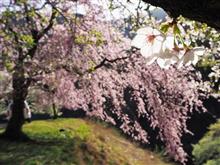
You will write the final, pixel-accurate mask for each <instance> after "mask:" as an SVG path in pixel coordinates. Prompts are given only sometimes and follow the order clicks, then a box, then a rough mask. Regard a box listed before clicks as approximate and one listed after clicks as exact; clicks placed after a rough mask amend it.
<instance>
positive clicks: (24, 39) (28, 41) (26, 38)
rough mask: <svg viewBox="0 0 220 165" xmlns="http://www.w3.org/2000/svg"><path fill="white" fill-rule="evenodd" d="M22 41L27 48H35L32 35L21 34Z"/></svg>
mask: <svg viewBox="0 0 220 165" xmlns="http://www.w3.org/2000/svg"><path fill="white" fill-rule="evenodd" d="M20 39H21V41H22V42H23V43H24V45H25V46H26V47H27V48H31V47H32V46H34V39H33V37H32V36H31V35H25V34H21V35H20Z"/></svg>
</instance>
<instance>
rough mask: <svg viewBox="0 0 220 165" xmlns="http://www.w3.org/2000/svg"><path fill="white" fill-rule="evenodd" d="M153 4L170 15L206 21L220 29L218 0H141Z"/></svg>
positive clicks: (219, 3)
mask: <svg viewBox="0 0 220 165" xmlns="http://www.w3.org/2000/svg"><path fill="white" fill-rule="evenodd" d="M143 1H144V2H146V3H149V4H151V5H153V6H158V7H161V8H163V9H164V10H165V11H166V12H167V13H168V14H169V15H170V16H172V17H174V18H175V17H178V16H179V15H182V16H184V17H186V18H189V19H192V20H195V21H199V22H203V23H207V24H208V25H209V26H211V27H213V28H215V29H217V30H220V14H219V12H220V1H219V0H212V1H208V0H194V1H192V0H184V1H180V0H172V1H171V0H143Z"/></svg>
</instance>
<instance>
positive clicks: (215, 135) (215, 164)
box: [193, 121, 220, 165]
mask: <svg viewBox="0 0 220 165" xmlns="http://www.w3.org/2000/svg"><path fill="white" fill-rule="evenodd" d="M193 155H194V157H195V164H196V165H219V164H220V121H218V123H216V124H214V125H212V126H211V127H210V130H209V132H207V133H206V135H205V136H204V137H203V138H202V139H201V140H200V141H199V143H198V144H196V145H195V146H194V150H193Z"/></svg>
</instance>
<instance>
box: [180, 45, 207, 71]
mask: <svg viewBox="0 0 220 165" xmlns="http://www.w3.org/2000/svg"><path fill="white" fill-rule="evenodd" d="M204 53H205V49H204V48H202V47H195V48H193V49H187V50H186V51H185V52H184V53H183V54H182V56H181V58H180V60H179V62H178V64H177V67H178V68H181V67H182V66H183V65H185V66H189V65H191V64H193V65H196V63H197V62H198V61H199V56H202V55H204Z"/></svg>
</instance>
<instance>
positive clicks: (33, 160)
mask: <svg viewBox="0 0 220 165" xmlns="http://www.w3.org/2000/svg"><path fill="white" fill-rule="evenodd" d="M24 131H25V132H26V133H27V134H28V135H29V137H31V138H32V139H34V140H35V141H34V142H28V143H16V142H8V141H3V140H0V164H2V165H171V163H166V162H164V161H162V159H161V158H160V157H159V156H158V155H156V154H154V153H152V152H150V151H147V150H144V149H141V148H139V147H138V146H137V145H135V144H133V143H131V142H130V141H129V140H127V139H126V138H123V137H122V135H120V133H118V131H116V130H115V129H112V128H110V127H109V126H107V125H104V126H103V125H100V124H97V123H95V122H92V121H89V120H82V119H57V120H45V121H34V122H32V123H30V124H26V125H25V126H24Z"/></svg>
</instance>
